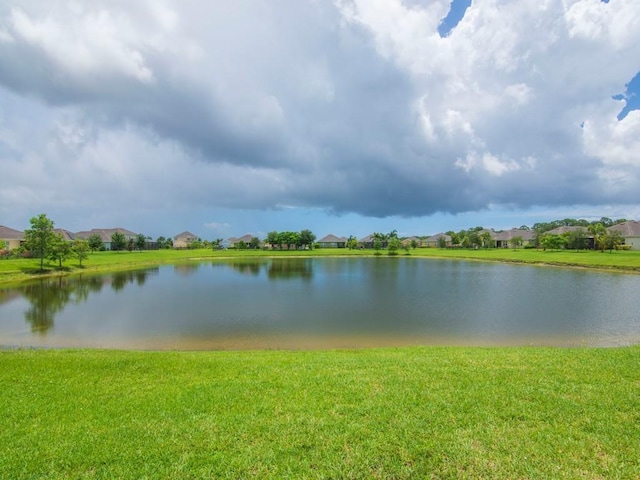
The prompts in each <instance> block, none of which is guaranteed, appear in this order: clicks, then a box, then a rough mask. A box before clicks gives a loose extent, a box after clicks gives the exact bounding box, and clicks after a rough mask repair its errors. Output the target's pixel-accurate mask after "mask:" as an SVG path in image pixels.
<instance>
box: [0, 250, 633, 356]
mask: <svg viewBox="0 0 640 480" xmlns="http://www.w3.org/2000/svg"><path fill="white" fill-rule="evenodd" d="M639 292H640V276H637V275H623V274H610V273H600V272H589V271H579V270H564V269H557V268H540V267H531V266H515V265H503V264H494V263H479V262H464V261H452V260H442V261H440V260H431V259H416V258H368V259H363V258H321V259H318V258H315V259H259V260H238V261H233V262H231V261H226V262H222V261H214V262H211V261H210V262H201V263H189V264H182V265H176V266H162V267H157V268H152V269H147V270H141V271H135V272H126V273H115V274H109V275H104V276H82V277H72V278H56V279H42V280H40V281H37V282H34V283H30V284H27V285H23V286H21V287H19V288H11V289H0V345H2V346H25V347H26V346H45V347H58V346H75V347H103V348H141V349H145V348H160V349H174V348H175V349H226V348H314V347H323V348H326V347H331V348H333V347H354V346H370V345H414V344H438V345H561V346H582V345H586V346H617V345H629V344H634V343H640V309H639V308H638V306H639V302H638V293H639Z"/></svg>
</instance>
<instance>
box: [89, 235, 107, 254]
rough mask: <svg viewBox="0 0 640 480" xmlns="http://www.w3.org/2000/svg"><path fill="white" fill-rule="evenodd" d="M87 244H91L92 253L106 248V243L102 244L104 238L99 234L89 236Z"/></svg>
mask: <svg viewBox="0 0 640 480" xmlns="http://www.w3.org/2000/svg"><path fill="white" fill-rule="evenodd" d="M87 242H88V243H89V248H90V249H91V251H92V252H95V251H96V250H100V249H101V248H102V247H103V246H104V243H102V237H100V235H98V234H97V233H94V234H92V235H89V238H87Z"/></svg>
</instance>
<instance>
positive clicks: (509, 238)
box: [492, 228, 535, 248]
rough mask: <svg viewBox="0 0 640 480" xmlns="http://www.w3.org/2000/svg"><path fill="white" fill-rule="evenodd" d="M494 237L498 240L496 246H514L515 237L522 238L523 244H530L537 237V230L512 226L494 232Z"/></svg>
mask: <svg viewBox="0 0 640 480" xmlns="http://www.w3.org/2000/svg"><path fill="white" fill-rule="evenodd" d="M492 237H493V240H494V241H495V242H496V243H495V246H496V247H497V248H507V247H509V246H512V247H513V246H514V245H513V240H514V239H515V238H520V239H521V240H522V245H530V244H531V243H532V242H533V241H534V239H535V231H533V230H525V229H520V228H512V229H511V230H504V231H502V232H497V233H494V234H493V235H492Z"/></svg>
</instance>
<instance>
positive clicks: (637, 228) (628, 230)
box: [607, 220, 640, 237]
mask: <svg viewBox="0 0 640 480" xmlns="http://www.w3.org/2000/svg"><path fill="white" fill-rule="evenodd" d="M607 230H609V231H617V232H620V234H621V235H622V236H623V237H640V222H636V221H635V220H629V221H627V222H622V223H619V224H618V225H613V226H611V227H609V228H607Z"/></svg>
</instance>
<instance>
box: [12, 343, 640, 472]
mask: <svg viewBox="0 0 640 480" xmlns="http://www.w3.org/2000/svg"><path fill="white" fill-rule="evenodd" d="M638 365H640V347H630V348H620V349H530V348H524V349H520V348H511V349H480V348H475V349H466V348H402V349H379V350H378V349H372V350H358V351H329V352H317V351H316V352H276V351H272V352H189V353H187V352H145V353H141V352H119V351H109V352H106V351H73V350H63V351H4V352H0V389H1V391H2V395H0V412H1V413H0V416H1V418H2V428H1V429H0V477H2V478H12V479H21V478H56V479H57V478H397V479H401V478H492V479H500V478H505V479H506V478H508V479H512V478H532V479H533V478H620V479H626V478H628V479H632V478H638V477H640V457H639V456H638V452H639V451H640V395H639V393H640V369H639V368H638Z"/></svg>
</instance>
